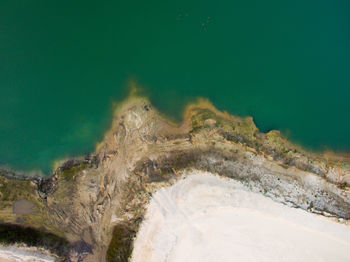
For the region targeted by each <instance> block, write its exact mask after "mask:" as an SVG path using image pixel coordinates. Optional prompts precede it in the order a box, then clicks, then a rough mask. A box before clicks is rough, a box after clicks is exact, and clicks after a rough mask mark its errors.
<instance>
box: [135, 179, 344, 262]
mask: <svg viewBox="0 0 350 262" xmlns="http://www.w3.org/2000/svg"><path fill="white" fill-rule="evenodd" d="M348 250H350V228H349V227H348V226H346V225H343V224H340V223H337V222H334V221H333V220H331V219H329V218H326V217H323V216H319V215H315V214H312V213H308V212H307V211H304V210H301V209H295V208H290V207H287V206H285V205H283V204H280V203H276V202H274V201H273V200H271V199H270V198H268V197H265V196H264V195H262V194H257V193H253V192H249V191H247V190H246V189H245V188H243V186H242V185H241V184H240V183H239V182H236V181H233V180H227V179H223V178H220V177H216V176H212V175H210V174H209V173H205V174H195V173H192V174H190V175H189V176H188V177H187V178H186V179H184V180H181V181H179V182H177V183H176V184H175V185H173V186H172V187H170V188H162V189H159V190H158V191H157V192H156V193H155V194H154V196H153V197H152V200H151V203H150V205H149V207H148V210H147V214H146V219H145V221H144V222H143V223H142V226H141V229H140V231H139V233H138V235H137V238H136V241H135V246H134V251H133V255H132V262H146V261H147V262H152V261H154V262H156V261H157V262H162V261H169V262H180V261H181V262H185V261H189V262H190V261H191V262H196V261H198V262H203V261H208V262H209V261H269V262H271V261H276V262H277V261H349V253H348Z"/></svg>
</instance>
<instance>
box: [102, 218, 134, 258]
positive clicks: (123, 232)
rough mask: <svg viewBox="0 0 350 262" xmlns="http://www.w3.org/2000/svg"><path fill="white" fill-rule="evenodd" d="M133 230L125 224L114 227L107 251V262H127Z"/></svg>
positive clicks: (131, 246)
mask: <svg viewBox="0 0 350 262" xmlns="http://www.w3.org/2000/svg"><path fill="white" fill-rule="evenodd" d="M135 236H136V232H135V230H133V229H132V228H131V227H130V226H128V225H126V224H119V225H117V226H116V227H114V230H113V236H112V240H111V242H110V244H109V247H108V250H107V262H127V261H128V260H129V258H130V256H131V253H132V249H133V241H134V238H135Z"/></svg>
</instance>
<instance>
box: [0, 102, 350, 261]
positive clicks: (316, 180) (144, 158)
mask: <svg viewBox="0 0 350 262" xmlns="http://www.w3.org/2000/svg"><path fill="white" fill-rule="evenodd" d="M185 169H198V170H204V171H210V172H212V173H217V174H218V175H221V176H225V177H228V178H231V179H235V180H238V181H241V183H242V184H243V185H245V186H246V187H247V188H249V189H251V190H253V191H255V192H260V193H261V194H264V195H266V196H267V197H270V198H272V199H274V200H275V201H278V202H281V203H284V204H286V205H289V206H292V207H296V208H302V209H305V210H309V211H310V212H315V213H319V214H323V215H327V216H333V217H335V218H341V219H342V221H344V223H347V219H349V218H350V191H348V187H347V185H348V184H350V171H349V170H350V165H349V161H348V159H346V158H339V156H334V157H333V156H330V155H327V156H324V155H321V154H314V153H309V152H306V151H304V150H303V149H302V148H300V147H298V146H295V145H293V144H292V143H290V142H289V141H287V140H286V139H285V138H283V137H282V136H281V134H280V133H279V132H277V131H271V132H268V133H261V132H259V130H258V129H257V128H256V126H255V125H254V122H253V120H252V118H250V117H248V118H239V117H236V116H231V115H229V114H227V113H223V112H219V111H218V110H216V109H215V108H214V107H213V106H212V105H211V104H210V103H209V102H207V101H198V103H196V104H193V105H190V106H189V107H188V108H187V110H186V112H185V115H184V121H183V122H182V123H181V124H174V123H171V122H170V121H168V120H166V119H164V118H163V117H161V115H160V114H159V113H158V112H157V111H156V110H155V109H154V108H153V107H152V105H151V104H150V103H149V102H148V101H147V100H146V99H144V98H131V99H129V100H127V101H126V102H124V103H123V104H122V105H121V106H120V107H119V108H118V109H117V110H116V113H115V116H114V118H113V121H112V124H111V128H110V129H109V131H108V132H107V133H106V135H105V137H104V140H103V141H102V142H101V143H100V144H99V145H98V146H97V148H96V152H94V154H92V155H89V156H87V157H85V158H82V159H76V160H69V161H67V162H65V163H63V164H62V165H61V166H60V167H58V168H57V170H55V172H54V174H53V175H52V176H51V177H49V178H45V179H44V178H41V179H34V180H30V179H29V180H23V181H20V180H16V179H12V178H8V177H4V176H1V177H0V178H1V180H0V183H1V184H0V192H1V195H0V197H1V198H0V204H1V205H0V219H1V223H10V224H12V225H17V226H20V227H28V226H30V227H31V228H34V229H37V230H39V229H41V230H45V232H50V233H52V234H54V235H57V236H58V237H61V238H63V239H65V240H66V241H67V242H68V243H69V245H66V246H65V248H66V249H67V252H66V253H64V254H63V255H62V254H60V256H61V258H62V259H70V260H72V261H74V260H80V261H105V260H108V261H127V259H128V256H129V255H130V254H131V249H132V240H133V237H134V235H135V233H136V232H137V230H138V226H139V224H140V222H141V221H142V219H143V216H144V214H145V208H146V206H147V203H148V202H149V199H150V195H151V194H152V193H153V192H155V190H156V189H158V188H160V187H163V186H169V185H171V184H173V183H174V182H176V181H177V180H178V179H180V178H181V174H182V172H183V171H184V170H185ZM22 192H24V193H22ZM19 199H25V200H26V201H31V202H32V203H33V204H35V205H36V207H37V210H38V212H36V213H32V214H26V215H18V214H13V213H12V205H13V203H14V201H17V200H19ZM19 218H20V220H18V219H19ZM77 243H78V244H77ZM77 246H79V248H77Z"/></svg>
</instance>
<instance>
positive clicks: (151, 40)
mask: <svg viewBox="0 0 350 262" xmlns="http://www.w3.org/2000/svg"><path fill="white" fill-rule="evenodd" d="M349 11H350V2H349V1H347V0H344V1H335V0H329V1H322V0H312V1H311V0H309V1H304V0H294V1H280V0H275V1H249V0H245V1H234V0H224V1H203V0H202V1H197V0H193V1H184V0H177V1H164V0H163V1H160V0H159V1H132V0H130V1H86V0H84V1H80V0H79V1H78V0H75V1H71V0H70V1H65V0H60V1H54V0H50V1H47V0H43V1H40V0H36V1H30V0H22V1H19V0H2V1H1V2H0V91H1V93H0V165H10V166H12V167H15V168H18V169H25V170H31V169H41V170H43V171H44V172H46V173H47V172H49V170H50V168H51V165H52V161H53V160H55V159H57V158H62V157H64V156H72V155H78V154H82V153H86V152H89V151H91V150H93V148H94V145H95V143H96V142H97V141H99V140H100V139H101V138H102V135H103V133H104V132H105V130H106V128H108V124H109V121H110V116H111V104H112V101H113V100H118V101H120V100H122V99H123V98H124V97H125V95H126V93H127V90H126V88H125V86H126V84H127V82H128V81H129V80H130V79H136V80H137V81H138V82H139V83H140V84H141V85H142V86H143V88H144V90H145V93H146V94H148V95H149V96H150V98H151V100H152V102H153V103H154V104H155V105H156V106H157V107H158V108H159V109H160V110H162V111H163V112H165V113H167V114H169V115H172V116H173V117H177V118H179V116H180V114H181V109H182V107H183V106H184V104H185V103H186V102H187V101H190V100H191V99H193V98H194V97H197V96H203V97H208V98H209V99H210V100H212V102H213V103H214V104H215V105H216V106H217V107H218V108H219V109H223V110H227V111H229V112H231V113H234V114H238V115H252V116H253V117H254V119H255V121H256V123H257V125H258V127H259V128H260V129H261V130H263V131H266V130H269V129H280V130H283V131H284V133H285V134H287V135H288V136H289V137H290V138H291V139H293V140H294V141H296V142H298V143H302V144H303V145H305V146H307V147H309V148H313V149H323V148H324V147H328V148H332V149H334V150H347V151H348V150H350V136H349V134H350V121H349V113H350V103H349V99H350V48H349V47H350V12H349Z"/></svg>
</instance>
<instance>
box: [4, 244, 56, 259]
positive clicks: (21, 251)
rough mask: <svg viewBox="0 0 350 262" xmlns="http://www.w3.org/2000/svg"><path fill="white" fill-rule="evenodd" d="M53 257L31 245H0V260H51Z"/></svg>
mask: <svg viewBox="0 0 350 262" xmlns="http://www.w3.org/2000/svg"><path fill="white" fill-rule="evenodd" d="M53 261H55V258H54V257H52V256H49V255H47V254H43V253H42V252H40V250H39V249H37V248H35V247H33V248H31V247H17V246H0V262H53Z"/></svg>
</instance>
